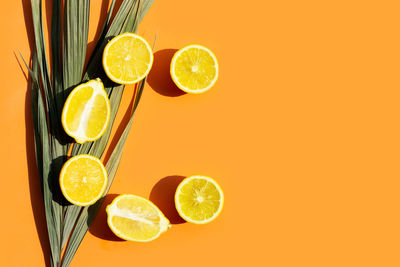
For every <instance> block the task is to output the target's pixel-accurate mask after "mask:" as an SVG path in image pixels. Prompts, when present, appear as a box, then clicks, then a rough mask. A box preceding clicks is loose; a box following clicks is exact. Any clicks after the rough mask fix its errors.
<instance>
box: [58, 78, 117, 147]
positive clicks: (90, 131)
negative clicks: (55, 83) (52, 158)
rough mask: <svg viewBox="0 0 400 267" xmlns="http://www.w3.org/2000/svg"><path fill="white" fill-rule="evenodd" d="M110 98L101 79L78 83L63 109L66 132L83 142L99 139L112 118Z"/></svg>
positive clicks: (62, 119)
mask: <svg viewBox="0 0 400 267" xmlns="http://www.w3.org/2000/svg"><path fill="white" fill-rule="evenodd" d="M110 110H111V108H110V100H109V99H108V96H107V93H106V91H105V90H104V86H103V83H102V82H101V80H100V79H94V80H90V81H88V82H87V83H84V84H81V85H78V86H77V87H75V88H74V89H73V90H72V92H71V93H70V94H69V96H68V98H67V100H66V101H65V104H64V108H63V110H62V118H61V121H62V125H63V127H64V130H65V132H66V133H67V134H68V135H69V136H71V137H73V138H74V139H75V141H76V142H78V143H80V144H82V143H85V142H87V141H95V140H97V139H99V138H100V137H101V136H102V135H103V134H104V132H105V131H106V129H107V125H108V122H109V120H110Z"/></svg>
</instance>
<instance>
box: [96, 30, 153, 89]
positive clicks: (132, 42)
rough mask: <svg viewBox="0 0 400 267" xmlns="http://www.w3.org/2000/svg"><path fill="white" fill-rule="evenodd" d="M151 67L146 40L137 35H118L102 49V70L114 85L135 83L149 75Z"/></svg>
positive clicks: (151, 57) (150, 50)
mask: <svg viewBox="0 0 400 267" xmlns="http://www.w3.org/2000/svg"><path fill="white" fill-rule="evenodd" d="M152 65H153V52H152V49H151V47H150V45H149V44H148V43H147V42H146V40H145V39H143V37H141V36H139V35H137V34H134V33H130V32H127V33H123V34H120V35H118V36H116V37H114V38H113V39H112V40H111V41H110V42H109V43H108V44H107V45H106V47H105V48H104V52H103V67H104V70H105V72H106V74H107V76H108V78H110V79H111V80H112V81H114V82H116V83H120V84H131V83H136V82H138V81H140V80H142V79H143V78H144V77H146V75H147V74H149V71H150V69H151V66H152Z"/></svg>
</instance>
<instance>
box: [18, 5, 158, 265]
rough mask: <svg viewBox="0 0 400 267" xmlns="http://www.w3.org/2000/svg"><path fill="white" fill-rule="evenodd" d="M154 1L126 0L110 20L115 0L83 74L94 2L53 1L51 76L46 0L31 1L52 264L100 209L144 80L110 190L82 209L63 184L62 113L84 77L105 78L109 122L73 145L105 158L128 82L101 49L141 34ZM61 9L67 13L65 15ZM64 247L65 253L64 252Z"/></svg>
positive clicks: (69, 253)
mask: <svg viewBox="0 0 400 267" xmlns="http://www.w3.org/2000/svg"><path fill="white" fill-rule="evenodd" d="M63 3H64V7H63V6H62V4H63ZM152 3H153V0H142V1H140V0H124V1H123V2H122V4H121V6H120V7H119V9H118V11H117V13H116V15H115V17H114V19H113V20H111V17H112V14H113V9H114V7H115V4H116V0H113V1H112V3H111V6H110V10H109V12H108V15H107V18H106V20H105V22H104V26H103V29H102V32H101V34H100V37H99V39H98V41H97V44H96V46H95V49H94V51H93V53H92V55H91V57H90V60H89V63H88V67H87V69H86V71H85V72H84V71H83V69H84V64H85V58H86V48H87V40H88V30H89V25H88V24H89V10H90V0H65V1H61V0H54V1H53V9H52V12H53V13H52V21H51V35H50V44H51V53H50V55H51V62H52V65H51V75H50V69H49V65H48V61H47V52H46V47H45V41H44V40H45V36H44V30H43V18H42V1H41V0H31V8H32V19H33V28H34V43H35V48H34V50H33V52H32V55H33V57H32V69H29V68H28V70H29V72H30V75H31V106H32V119H33V125H34V129H33V130H34V142H35V152H36V164H37V167H38V172H39V179H40V183H41V188H42V195H43V201H44V206H45V214H46V224H47V229H48V236H49V242H50V253H51V255H50V257H51V259H50V263H51V265H52V266H57V267H58V266H69V264H70V262H71V260H72V258H73V256H74V255H75V253H76V251H77V249H78V247H79V245H80V243H81V242H82V239H83V237H84V236H85V234H86V233H87V231H88V229H89V226H90V224H91V223H92V221H93V219H94V218H95V216H96V214H97V212H98V210H99V209H100V207H101V205H102V203H103V200H104V196H105V195H106V193H107V192H108V190H109V188H110V186H111V183H112V181H113V179H114V176H115V174H116V171H117V168H118V165H119V162H120V159H121V156H122V148H123V146H124V144H125V141H126V139H127V136H128V133H129V130H130V128H131V126H132V122H133V115H134V113H135V110H136V108H137V106H138V103H139V100H140V97H141V94H142V91H143V88H144V84H145V80H143V81H141V82H140V83H139V84H138V85H137V88H136V90H137V93H136V95H135V99H134V104H133V110H132V115H131V118H130V120H129V122H128V124H127V125H126V127H125V130H124V131H123V133H122V135H121V136H120V138H119V140H118V142H117V145H116V147H115V148H114V149H113V151H112V154H111V156H110V158H109V160H108V162H107V164H106V168H107V171H108V175H109V184H108V185H107V189H106V193H105V194H104V196H103V198H102V199H100V200H99V201H98V202H96V203H95V204H94V205H92V206H90V207H85V208H81V207H77V206H74V205H70V204H69V203H67V202H66V201H65V199H64V198H63V196H62V194H61V191H60V188H59V184H58V176H59V171H60V169H61V167H62V165H63V164H64V162H65V160H66V158H67V152H68V151H69V148H70V146H71V141H72V139H71V138H69V137H68V136H67V135H66V134H65V133H64V131H63V129H62V126H61V111H62V108H63V105H64V101H65V98H66V97H67V95H68V93H69V92H70V90H71V89H72V88H73V87H75V86H76V85H78V84H79V83H81V82H82V81H87V80H89V79H94V78H98V77H99V78H101V79H102V81H103V83H104V86H105V90H106V91H107V93H108V95H109V98H110V104H111V117H110V123H109V126H108V128H107V130H106V132H105V134H104V135H103V136H102V137H101V138H100V139H99V140H97V141H96V142H90V143H86V144H83V145H79V144H74V146H73V148H72V155H78V154H83V153H88V154H91V155H94V156H96V157H98V158H101V156H102V155H103V153H104V151H105V148H106V146H107V143H108V141H109V139H110V135H111V131H112V127H113V124H114V121H115V117H116V114H117V112H118V108H119V106H120V103H121V98H122V95H123V90H124V86H123V85H118V84H115V83H113V82H111V81H110V80H109V79H108V78H107V76H106V75H105V73H104V71H103V68H102V64H101V63H102V53H103V50H104V47H105V45H106V44H107V42H108V41H109V40H110V39H111V38H112V37H114V36H116V35H118V34H121V33H123V32H136V30H137V27H138V23H139V22H140V21H141V20H142V19H143V17H144V15H145V13H146V12H147V11H148V9H149V8H150V6H151V4H152ZM62 12H64V14H61V13H62ZM62 18H63V19H62ZM25 64H26V63H25ZM27 67H28V66H27ZM65 246H66V248H65V252H64V256H63V257H62V256H61V254H62V253H61V252H62V251H63V249H64V247H65ZM61 258H62V260H61Z"/></svg>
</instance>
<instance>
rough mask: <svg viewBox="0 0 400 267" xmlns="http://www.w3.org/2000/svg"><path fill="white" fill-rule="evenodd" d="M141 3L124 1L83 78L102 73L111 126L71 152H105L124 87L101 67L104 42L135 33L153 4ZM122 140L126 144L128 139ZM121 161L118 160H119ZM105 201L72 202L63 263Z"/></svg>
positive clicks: (73, 250) (141, 85)
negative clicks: (85, 204)
mask: <svg viewBox="0 0 400 267" xmlns="http://www.w3.org/2000/svg"><path fill="white" fill-rule="evenodd" d="M145 2H147V1H145ZM151 2H152V1H151ZM140 3H141V2H140V1H136V0H133V1H129V0H125V1H124V2H123V3H122V5H121V7H120V9H119V11H118V12H117V14H116V16H115V18H114V20H113V22H112V23H111V25H110V27H109V29H108V31H107V33H106V34H105V35H104V40H103V44H102V45H100V46H99V49H98V50H97V51H94V56H92V60H93V61H92V60H91V61H90V62H89V64H88V69H87V71H86V74H85V75H84V78H83V80H84V81H85V80H89V79H93V78H96V77H99V76H100V77H101V78H102V80H103V82H104V85H105V90H106V91H107V92H108V94H109V97H110V104H111V118H110V124H109V127H108V129H107V130H106V132H105V134H104V135H103V136H102V138H100V139H99V140H97V141H96V142H93V143H86V144H83V145H76V144H75V145H74V148H73V151H72V155H78V154H85V153H88V154H91V155H94V156H96V157H98V158H100V157H101V156H102V154H103V153H104V150H105V148H106V145H107V143H108V140H109V138H110V134H111V129H112V126H113V123H114V121H115V117H116V114H117V111H118V107H119V105H120V102H121V97H122V94H123V89H124V86H123V85H116V84H115V83H113V82H111V81H110V80H109V79H108V78H107V77H106V75H105V73H104V71H103V69H102V67H101V58H102V52H103V49H104V47H105V45H106V44H107V42H108V41H109V40H110V39H111V38H112V37H114V36H116V35H118V34H120V33H122V32H127V31H129V32H133V31H134V30H135V29H136V28H137V24H138V19H139V17H140V16H139V14H142V13H141V12H147V10H148V8H149V7H150V6H149V5H146V9H143V10H141V9H140V7H141V6H142V5H141V4H140ZM139 11H140V12H139ZM106 22H107V20H106ZM104 29H105V28H104ZM96 54H97V55H96ZM99 66H100V67H99ZM96 74H97V75H96ZM143 86H144V81H143V82H142V83H140V86H139V87H138V94H137V97H140V95H141V91H142V90H143ZM138 99H139V98H136V101H135V103H138ZM136 106H137V105H136ZM135 108H136V107H135ZM131 124H132V122H130V123H129V124H128V125H129V127H128V126H127V129H128V130H127V132H129V129H130V125H131ZM126 135H127V133H126ZM121 138H122V137H121ZM123 143H125V141H124V142H123ZM117 147H118V148H117ZM117 147H116V150H117V151H118V149H119V148H120V146H118V145H117ZM121 153H122V147H121ZM110 159H111V158H110ZM111 162H112V161H111ZM118 163H119V159H118ZM116 165H118V164H117V163H116ZM113 176H114V175H112V178H113ZM109 179H110V176H109ZM110 181H112V179H110ZM110 185H111V183H110ZM110 185H109V186H110ZM107 192H108V189H107ZM102 201H103V200H101V201H99V202H98V203H96V204H95V205H93V206H91V207H90V208H81V207H77V206H72V205H71V206H69V208H68V210H67V213H66V214H65V215H66V216H65V222H66V224H67V221H68V222H69V221H71V222H75V221H76V220H77V219H78V218H79V219H78V221H77V223H76V225H75V227H74V228H73V230H72V227H68V229H67V228H64V229H66V231H65V232H64V236H65V237H66V236H68V234H69V231H71V230H72V234H71V237H70V239H69V241H68V245H67V248H66V251H65V254H64V258H63V265H62V266H68V265H69V263H70V261H71V260H72V257H73V255H74V254H75V252H76V250H77V249H78V247H79V245H80V243H81V242H82V239H83V237H84V236H85V234H86V232H87V231H88V228H89V226H90V224H91V222H92V221H93V219H94V217H95V216H96V214H97V212H98V210H99V208H100V206H101V203H102ZM96 207H97V208H96ZM70 225H72V224H70ZM63 241H64V242H65V241H66V240H63ZM63 244H64V243H63Z"/></svg>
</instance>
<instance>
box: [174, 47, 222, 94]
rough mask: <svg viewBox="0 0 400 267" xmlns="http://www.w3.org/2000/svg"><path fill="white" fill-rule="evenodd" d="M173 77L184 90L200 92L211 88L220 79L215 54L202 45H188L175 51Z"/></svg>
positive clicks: (193, 92) (194, 92)
mask: <svg viewBox="0 0 400 267" xmlns="http://www.w3.org/2000/svg"><path fill="white" fill-rule="evenodd" d="M170 71H171V77H172V80H173V81H174V83H175V84H176V85H177V86H178V87H179V88H180V89H182V90H183V91H185V92H187V93H191V94H200V93H203V92H205V91H207V90H209V89H210V88H211V87H212V86H213V85H214V84H215V83H216V81H217V79H218V62H217V58H216V57H215V55H214V54H213V53H212V52H211V51H210V50H209V49H208V48H206V47H204V46H201V45H188V46H186V47H184V48H182V49H180V50H179V51H177V52H176V53H175V55H174V56H173V58H172V61H171V68H170Z"/></svg>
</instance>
